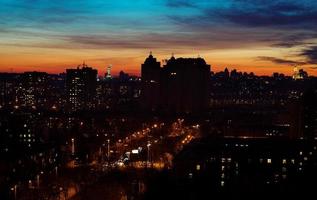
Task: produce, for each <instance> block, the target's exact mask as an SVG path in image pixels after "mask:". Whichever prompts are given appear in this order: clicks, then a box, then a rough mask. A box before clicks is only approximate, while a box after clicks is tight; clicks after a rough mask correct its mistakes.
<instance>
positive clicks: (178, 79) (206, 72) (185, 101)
mask: <svg viewBox="0 0 317 200" xmlns="http://www.w3.org/2000/svg"><path fill="white" fill-rule="evenodd" d="M209 80H210V65H207V64H206V62H205V60H204V59H202V58H177V59H176V58H175V57H174V56H172V57H171V58H170V59H169V60H168V61H167V62H166V65H165V66H163V68H162V91H163V94H162V97H163V101H162V106H163V107H164V108H165V109H167V110H168V111H172V112H176V113H195V112H201V111H204V110H206V109H207V108H208V99H209V98H208V96H209V95H208V94H209V89H208V85H209Z"/></svg>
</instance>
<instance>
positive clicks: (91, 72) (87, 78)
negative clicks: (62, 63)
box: [66, 64, 97, 111]
mask: <svg viewBox="0 0 317 200" xmlns="http://www.w3.org/2000/svg"><path fill="white" fill-rule="evenodd" d="M66 73H67V74H66V91H67V103H68V108H69V109H70V110H71V111H77V110H89V109H92V108H93V107H94V101H95V97H96V87H97V70H96V69H92V68H90V67H88V66H87V65H85V64H83V67H82V68H79V67H78V68H77V69H67V70H66Z"/></svg>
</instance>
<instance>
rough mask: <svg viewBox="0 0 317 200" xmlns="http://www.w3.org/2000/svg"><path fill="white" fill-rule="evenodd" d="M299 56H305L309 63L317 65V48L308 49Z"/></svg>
mask: <svg viewBox="0 0 317 200" xmlns="http://www.w3.org/2000/svg"><path fill="white" fill-rule="evenodd" d="M299 55H300V56H304V57H305V58H306V59H307V62H308V63H310V64H317V46H310V47H307V48H305V49H303V50H302V52H301V53H300V54H299Z"/></svg>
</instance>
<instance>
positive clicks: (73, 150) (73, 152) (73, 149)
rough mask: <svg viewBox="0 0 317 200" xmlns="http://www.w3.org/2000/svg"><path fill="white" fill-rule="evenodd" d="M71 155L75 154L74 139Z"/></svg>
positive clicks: (73, 140)
mask: <svg viewBox="0 0 317 200" xmlns="http://www.w3.org/2000/svg"><path fill="white" fill-rule="evenodd" d="M72 154H73V155H74V154H75V139H74V138H72Z"/></svg>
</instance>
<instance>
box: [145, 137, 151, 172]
mask: <svg viewBox="0 0 317 200" xmlns="http://www.w3.org/2000/svg"><path fill="white" fill-rule="evenodd" d="M146 146H147V164H146V166H147V167H148V166H149V165H150V147H151V143H150V141H148V142H147V145H146Z"/></svg>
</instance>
